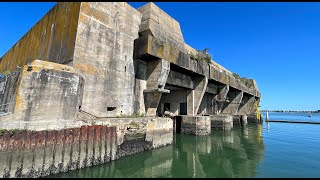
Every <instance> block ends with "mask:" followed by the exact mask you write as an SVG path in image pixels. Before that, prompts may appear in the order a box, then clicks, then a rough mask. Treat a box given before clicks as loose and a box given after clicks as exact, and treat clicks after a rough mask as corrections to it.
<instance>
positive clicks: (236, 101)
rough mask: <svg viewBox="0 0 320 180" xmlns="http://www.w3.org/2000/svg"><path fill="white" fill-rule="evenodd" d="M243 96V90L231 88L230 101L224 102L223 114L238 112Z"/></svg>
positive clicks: (228, 95) (228, 96) (228, 97)
mask: <svg viewBox="0 0 320 180" xmlns="http://www.w3.org/2000/svg"><path fill="white" fill-rule="evenodd" d="M242 97H243V91H239V90H235V89H233V90H231V89H229V92H228V94H227V99H228V102H227V103H224V104H223V108H222V111H221V114H237V113H238V109H239V106H240V104H241V101H242Z"/></svg>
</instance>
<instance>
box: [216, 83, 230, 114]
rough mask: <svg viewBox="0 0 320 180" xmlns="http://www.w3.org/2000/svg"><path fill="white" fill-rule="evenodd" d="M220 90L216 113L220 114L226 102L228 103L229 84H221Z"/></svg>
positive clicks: (217, 97)
mask: <svg viewBox="0 0 320 180" xmlns="http://www.w3.org/2000/svg"><path fill="white" fill-rule="evenodd" d="M218 92H219V93H218V95H217V96H216V97H215V105H216V107H215V111H216V112H215V114H220V113H221V111H222V108H223V105H224V103H226V99H227V94H228V92H229V85H222V86H220V87H219V90H218Z"/></svg>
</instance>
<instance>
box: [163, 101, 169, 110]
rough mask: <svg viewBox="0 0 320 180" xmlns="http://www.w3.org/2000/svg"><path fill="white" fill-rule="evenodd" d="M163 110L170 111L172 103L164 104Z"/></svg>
mask: <svg viewBox="0 0 320 180" xmlns="http://www.w3.org/2000/svg"><path fill="white" fill-rule="evenodd" d="M163 109H164V111H170V103H164V104H163Z"/></svg>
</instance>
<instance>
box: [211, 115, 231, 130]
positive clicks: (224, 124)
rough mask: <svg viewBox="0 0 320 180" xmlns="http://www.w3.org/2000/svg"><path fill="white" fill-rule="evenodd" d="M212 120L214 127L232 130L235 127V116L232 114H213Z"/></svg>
mask: <svg viewBox="0 0 320 180" xmlns="http://www.w3.org/2000/svg"><path fill="white" fill-rule="evenodd" d="M210 120H211V127H212V128H213V129H224V130H231V129H232V128H233V116H231V115H224V114H219V115H211V116H210Z"/></svg>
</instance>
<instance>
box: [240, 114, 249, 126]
mask: <svg viewBox="0 0 320 180" xmlns="http://www.w3.org/2000/svg"><path fill="white" fill-rule="evenodd" d="M247 118H248V117H247V115H241V118H240V122H241V126H246V125H247V124H248V120H247Z"/></svg>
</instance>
